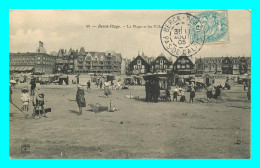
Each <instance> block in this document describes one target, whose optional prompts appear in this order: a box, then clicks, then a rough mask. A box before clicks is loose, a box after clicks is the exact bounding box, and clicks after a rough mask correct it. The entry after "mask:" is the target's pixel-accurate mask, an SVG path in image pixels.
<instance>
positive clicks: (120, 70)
mask: <svg viewBox="0 0 260 168" xmlns="http://www.w3.org/2000/svg"><path fill="white" fill-rule="evenodd" d="M171 71H173V72H174V73H176V74H179V75H192V74H229V75H243V74H245V73H247V74H251V59H250V57H244V56H243V57H228V56H226V57H204V58H196V59H195V60H194V61H192V60H191V59H190V58H189V57H187V56H180V57H178V58H177V59H176V60H175V61H173V60H172V59H169V58H167V57H166V56H165V55H164V54H162V53H161V54H160V55H159V56H158V57H156V58H154V57H148V56H145V55H144V53H142V54H141V55H140V54H138V55H137V56H136V57H135V58H133V59H132V60H131V59H126V58H122V55H121V53H116V52H114V51H107V52H88V51H85V49H84V47H81V48H80V50H79V51H78V50H72V49H70V50H69V51H66V50H64V49H60V50H59V51H58V53H57V54H56V55H50V54H47V53H46V50H45V48H44V47H43V42H41V41H40V42H39V47H38V48H37V49H36V52H33V53H29V52H27V53H19V52H18V53H10V72H18V73H19V72H25V73H27V72H32V73H35V74H51V73H63V74H85V73H96V74H116V75H119V74H122V75H140V74H146V73H159V72H171Z"/></svg>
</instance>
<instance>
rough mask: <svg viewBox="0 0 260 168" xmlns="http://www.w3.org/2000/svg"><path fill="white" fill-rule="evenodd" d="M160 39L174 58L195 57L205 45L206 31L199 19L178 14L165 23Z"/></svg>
mask: <svg viewBox="0 0 260 168" xmlns="http://www.w3.org/2000/svg"><path fill="white" fill-rule="evenodd" d="M160 38H161V43H162V45H163V48H164V49H165V50H166V51H167V52H168V53H169V54H171V55H172V56H175V57H178V56H183V55H185V56H193V55H195V54H196V53H197V52H199V51H200V49H201V48H202V46H203V44H204V40H205V31H204V27H203V26H202V24H201V22H200V20H199V19H198V18H197V17H195V16H194V15H192V14H190V13H178V14H175V15H172V16H170V17H169V18H168V19H167V20H166V21H165V22H164V24H163V26H162V29H161V33H160Z"/></svg>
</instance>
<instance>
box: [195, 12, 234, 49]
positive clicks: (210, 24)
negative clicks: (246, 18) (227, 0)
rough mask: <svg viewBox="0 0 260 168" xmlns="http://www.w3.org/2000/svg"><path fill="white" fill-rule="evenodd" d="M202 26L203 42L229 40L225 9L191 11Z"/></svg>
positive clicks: (210, 42) (223, 41) (211, 42)
mask: <svg viewBox="0 0 260 168" xmlns="http://www.w3.org/2000/svg"><path fill="white" fill-rule="evenodd" d="M192 15H194V16H195V17H196V18H197V19H199V21H200V23H201V24H202V26H203V27H204V30H205V41H204V43H205V44H213V43H226V42H229V34H228V28H229V27H228V17H227V11H226V10H218V11H203V12H196V13H192Z"/></svg>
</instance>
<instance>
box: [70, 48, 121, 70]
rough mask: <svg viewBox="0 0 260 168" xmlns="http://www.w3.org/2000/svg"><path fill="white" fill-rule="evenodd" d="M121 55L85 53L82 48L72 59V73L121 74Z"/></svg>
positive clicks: (113, 53)
mask: <svg viewBox="0 0 260 168" xmlns="http://www.w3.org/2000/svg"><path fill="white" fill-rule="evenodd" d="M121 63H122V55H121V53H116V52H113V51H112V52H111V51H107V52H86V51H85V49H84V48H83V47H81V48H80V51H79V52H77V54H76V57H74V73H77V74H84V73H97V74H105V73H109V74H118V75H119V74H121Z"/></svg>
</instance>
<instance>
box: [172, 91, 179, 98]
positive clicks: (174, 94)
mask: <svg viewBox="0 0 260 168" xmlns="http://www.w3.org/2000/svg"><path fill="white" fill-rule="evenodd" d="M178 92H179V90H178V89H177V88H175V89H174V90H173V99H172V101H174V99H175V100H176V101H177V97H178Z"/></svg>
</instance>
